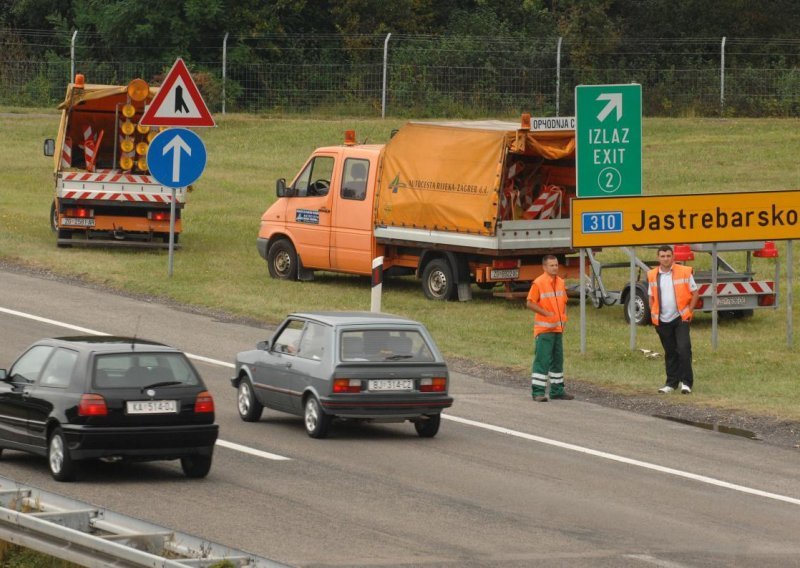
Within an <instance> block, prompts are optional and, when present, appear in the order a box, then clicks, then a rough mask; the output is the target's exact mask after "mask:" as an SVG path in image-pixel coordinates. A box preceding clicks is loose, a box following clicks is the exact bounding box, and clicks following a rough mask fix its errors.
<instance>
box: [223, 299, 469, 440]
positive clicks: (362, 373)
mask: <svg viewBox="0 0 800 568" xmlns="http://www.w3.org/2000/svg"><path fill="white" fill-rule="evenodd" d="M231 383H232V385H233V386H234V387H235V388H236V389H237V390H238V396H237V407H238V410H239V416H240V417H241V418H242V420H245V421H247V422H254V421H257V420H259V419H260V418H261V414H262V412H263V410H264V407H267V408H271V409H274V410H280V411H283V412H288V413H291V414H295V415H297V416H302V417H303V422H304V424H305V428H306V432H307V433H308V435H309V436H311V437H312V438H324V437H325V436H327V435H328V433H329V431H330V428H331V424H332V422H333V421H334V419H340V420H359V421H375V422H403V421H406V420H409V421H411V422H413V423H414V426H415V428H416V431H417V433H418V434H419V435H420V436H421V437H423V438H431V437H433V436H435V435H436V434H437V432H438V431H439V424H440V421H441V412H442V410H443V409H445V408H448V407H449V406H451V405H452V404H453V398H452V397H451V396H449V394H448V388H449V373H448V370H447V364H446V363H445V361H444V359H443V358H442V355H441V354H440V353H439V350H438V349H437V347H436V344H435V343H434V341H433V338H432V337H431V335H430V333H428V330H427V329H426V328H425V326H424V325H422V324H421V323H419V322H416V321H413V320H410V319H406V318H402V317H399V316H393V315H388V314H375V313H371V312H313V313H294V314H290V315H289V316H288V317H287V318H286V320H285V321H284V322H283V323H281V325H280V326H278V328H277V330H276V332H275V334H274V335H273V336H272V339H271V340H269V341H261V342H259V343H258V344H257V345H256V348H255V349H253V350H250V351H242V352H241V353H239V354H238V355H237V356H236V374H235V376H234V377H233V378H232V379H231Z"/></svg>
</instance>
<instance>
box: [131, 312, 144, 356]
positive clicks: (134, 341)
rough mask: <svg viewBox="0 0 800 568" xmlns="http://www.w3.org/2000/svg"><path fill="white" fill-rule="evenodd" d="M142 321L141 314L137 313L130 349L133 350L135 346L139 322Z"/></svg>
mask: <svg viewBox="0 0 800 568" xmlns="http://www.w3.org/2000/svg"><path fill="white" fill-rule="evenodd" d="M141 321H142V316H141V315H139V316H138V317H137V318H136V328H135V329H134V331H133V337H132V338H131V351H133V350H134V349H135V347H136V336H137V335H139V323H140V322H141Z"/></svg>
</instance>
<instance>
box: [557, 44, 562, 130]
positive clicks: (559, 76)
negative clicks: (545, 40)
mask: <svg viewBox="0 0 800 568" xmlns="http://www.w3.org/2000/svg"><path fill="white" fill-rule="evenodd" d="M562 39H564V38H562V37H561V36H558V45H557V46H556V116H561V115H560V114H559V102H560V99H561V40H562Z"/></svg>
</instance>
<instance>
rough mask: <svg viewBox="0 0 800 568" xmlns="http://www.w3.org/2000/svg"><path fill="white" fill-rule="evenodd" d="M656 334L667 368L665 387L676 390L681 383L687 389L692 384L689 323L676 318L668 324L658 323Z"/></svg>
mask: <svg viewBox="0 0 800 568" xmlns="http://www.w3.org/2000/svg"><path fill="white" fill-rule="evenodd" d="M656 332H658V337H659V339H661V345H662V347H664V363H665V364H666V367H667V383H666V384H667V386H668V387H672V388H674V389H677V388H678V383H680V382H683V384H685V385H686V386H688V387H689V388H692V385H693V384H694V374H693V373H692V340H691V338H690V337H689V323H688V322H685V321H683V320H682V319H681V318H676V319H674V320H672V321H671V322H669V323H664V322H659V324H658V325H657V326H656Z"/></svg>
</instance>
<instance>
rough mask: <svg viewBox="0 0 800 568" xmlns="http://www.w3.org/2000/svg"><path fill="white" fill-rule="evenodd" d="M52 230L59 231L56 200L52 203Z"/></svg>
mask: <svg viewBox="0 0 800 568" xmlns="http://www.w3.org/2000/svg"><path fill="white" fill-rule="evenodd" d="M50 230H51V231H53V232H54V233H56V232H58V209H56V202H55V200H54V201H53V203H51V204H50Z"/></svg>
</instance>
